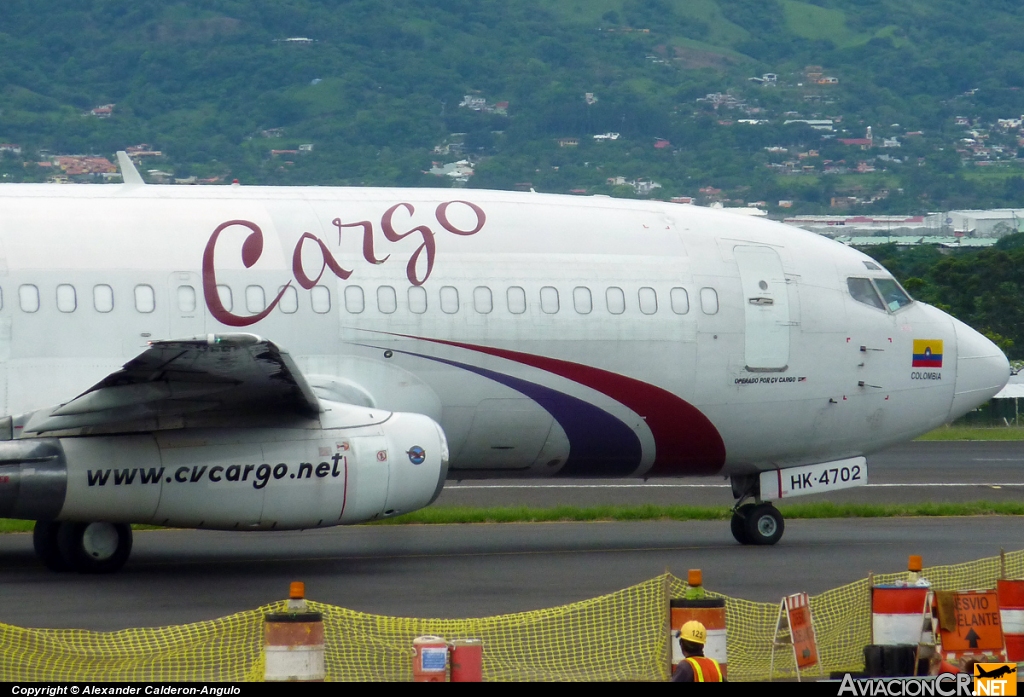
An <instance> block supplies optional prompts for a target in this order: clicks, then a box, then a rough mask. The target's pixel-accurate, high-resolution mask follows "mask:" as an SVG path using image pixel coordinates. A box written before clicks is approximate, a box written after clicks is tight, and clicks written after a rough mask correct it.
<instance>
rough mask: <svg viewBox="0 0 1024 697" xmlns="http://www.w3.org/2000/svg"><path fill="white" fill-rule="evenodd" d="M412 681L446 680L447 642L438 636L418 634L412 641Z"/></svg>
mask: <svg viewBox="0 0 1024 697" xmlns="http://www.w3.org/2000/svg"><path fill="white" fill-rule="evenodd" d="M412 649H413V657H412V679H413V682H446V681H447V680H448V642H447V641H445V640H444V639H442V638H441V637H439V636H420V637H416V638H415V639H413V641H412Z"/></svg>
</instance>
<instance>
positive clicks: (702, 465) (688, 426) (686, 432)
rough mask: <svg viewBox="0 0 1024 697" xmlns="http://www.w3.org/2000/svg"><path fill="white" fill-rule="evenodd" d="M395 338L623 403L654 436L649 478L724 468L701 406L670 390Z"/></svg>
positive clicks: (718, 440) (533, 359)
mask: <svg viewBox="0 0 1024 697" xmlns="http://www.w3.org/2000/svg"><path fill="white" fill-rule="evenodd" d="M380 333H382V334H389V333H390V332H380ZM392 336H402V337H405V338H407V339H419V340H421V341H429V342H431V343H435V344H443V345H446V346H455V347H458V348H463V349H467V350H469V351H477V352H479V353H485V354H487V355H489V356H496V357H498V358H504V359H506V360H510V361H515V362H516V363H522V364H524V365H528V366H531V367H533V368H539V369H540V370H545V371H547V372H549V373H554V374H555V375H559V376H561V377H563V378H566V379H568V380H572V381H573V382H577V383H579V384H581V385H584V386H586V387H590V388H591V389H594V390H597V391H598V392H601V393H602V394H605V395H607V396H609V397H611V398H612V399H614V400H615V401H617V402H619V403H621V404H624V405H625V406H627V407H629V408H630V409H632V410H633V411H635V412H636V413H637V414H639V415H640V416H641V417H643V419H644V421H645V422H646V423H647V428H649V429H651V434H652V435H653V436H654V444H655V448H656V450H655V454H654V466H653V467H652V468H651V471H650V472H649V474H650V475H654V476H657V475H661V476H673V475H698V474H715V473H717V472H718V471H719V470H720V469H722V465H724V464H725V443H723V442H722V436H721V435H720V434H719V433H718V429H716V428H715V426H714V424H712V423H711V421H710V420H709V419H708V417H706V416H704V414H702V413H701V411H700V410H699V409H697V407H695V406H693V405H692V404H690V403H689V402H686V401H684V400H682V399H680V398H679V397H677V396H676V395H674V394H672V393H671V392H669V391H668V390H663V389H662V388H660V387H656V386H654V385H651V384H648V383H646V382H642V381H640V380H634V379H633V378H628V377H626V376H625V375H619V374H618V373H613V372H611V371H608V370H602V369H601V368H593V367H591V366H587V365H581V364H579V363H572V362H570V361H563V360H559V359H557V358H547V357H545V356H535V355H532V354H529V353H522V352H519V351H510V350H507V349H499V348H492V347H490V346H476V345H474V344H464V343H461V342H458V341H446V340H444V339H430V338H426V337H421V336H410V335H408V334H392Z"/></svg>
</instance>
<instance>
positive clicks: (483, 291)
mask: <svg viewBox="0 0 1024 697" xmlns="http://www.w3.org/2000/svg"><path fill="white" fill-rule="evenodd" d="M473 308H474V309H476V311H477V312H479V313H480V314H482V315H486V314H488V313H489V312H490V311H491V310H493V309H494V298H492V297H491V289H490V288H488V287H487V286H477V287H476V288H474V289H473Z"/></svg>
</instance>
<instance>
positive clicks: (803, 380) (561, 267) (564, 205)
mask: <svg viewBox="0 0 1024 697" xmlns="http://www.w3.org/2000/svg"><path fill="white" fill-rule="evenodd" d="M257 238H258V239H257ZM204 259H205V266H204ZM869 262H870V260H869V259H868V257H866V256H864V255H862V254H860V253H859V252H856V251H854V250H851V249H849V248H846V247H844V246H842V245H839V244H837V243H834V242H832V241H829V240H827V239H825V238H822V237H819V236H817V235H815V234H812V233H808V232H805V231H802V230H798V229H794V228H790V227H787V226H784V225H781V224H776V223H772V222H768V221H764V220H758V219H754V218H749V217H745V216H739V215H732V214H729V213H725V212H718V211H712V210H708V209H702V208H696V207H692V206H680V205H673V204H664V203H653V202H631V201H623V200H615V199H608V198H597V197H592V198H578V197H565V196H548V195H539V194H513V193H502V192H487V191H470V190H458V191H452V190H431V189H335V188H263V187H238V186H232V187H154V186H134V187H133V186H64V187H59V186H45V185H39V186H36V185H8V186H3V187H0V291H2V308H0V398H2V403H0V407H2V410H3V412H4V413H6V414H10V415H16V414H23V413H26V412H30V411H33V410H35V409H40V408H43V407H47V406H52V405H55V404H59V403H62V402H66V401H68V400H69V399H71V398H72V397H74V396H75V395H78V394H80V393H81V392H83V391H84V390H86V389H88V388H89V387H90V386H91V385H93V384H95V383H96V382H97V381H99V380H101V379H102V378H103V377H104V376H106V375H108V374H110V373H111V372H112V371H115V370H116V369H117V368H118V367H119V366H121V365H122V364H123V363H125V362H126V361H128V360H129V359H131V358H133V357H134V356H136V355H138V354H139V353H140V352H142V351H143V350H144V349H145V348H146V346H147V342H148V341H150V340H155V339H176V338H185V337H194V336H201V335H207V334H218V333H224V332H240V331H241V332H252V333H254V334H258V335H260V336H262V337H265V338H267V339H270V340H271V341H273V342H275V343H277V344H278V345H280V346H282V347H285V348H287V350H288V351H289V352H290V353H291V355H292V356H293V357H294V358H295V360H296V363H297V364H298V365H299V367H300V368H301V370H302V372H303V373H304V374H305V376H306V377H307V379H308V380H309V382H310V383H311V384H312V385H313V387H314V388H315V389H316V390H317V392H318V394H320V395H321V396H322V397H324V398H327V399H331V400H333V401H336V402H343V403H350V404H362V405H365V406H371V407H375V408H381V409H386V410H392V411H400V412H414V413H420V414H424V415H426V416H429V417H431V418H432V419H434V420H435V421H437V422H438V423H439V424H440V425H441V426H442V428H443V430H444V433H445V435H446V436H447V439H448V443H449V446H450V449H451V465H450V467H451V468H450V474H449V476H458V477H466V476H474V475H475V476H487V475H515V474H518V475H526V476H543V475H556V474H557V475H561V476H625V475H630V476H647V475H688V474H711V473H721V474H735V473H746V472H754V471H757V470H762V469H769V468H774V467H785V466H795V465H802V464H807V463H813V462H823V461H828V460H835V459H840V458H845V457H852V456H857V455H862V454H865V453H867V452H870V451H873V450H877V449H879V448H882V447H885V446H887V445H889V444H892V443H895V442H898V441H901V440H905V439H908V438H911V437H913V436H915V435H918V434H920V433H923V432H925V431H928V430H929V429H932V428H935V427H936V426H939V425H941V424H943V423H945V422H947V421H949V420H951V419H952V418H955V417H957V416H958V415H960V414H963V413H965V412H967V411H968V410H970V409H972V408H974V407H975V406H977V405H978V404H980V403H982V402H984V401H985V400H987V399H988V398H990V397H991V396H992V394H994V393H995V392H997V391H998V390H999V389H1000V388H1001V387H1002V385H1003V383H1005V381H1006V377H1007V375H1008V371H1007V364H1006V359H1005V357H1004V356H1003V355H1002V353H1001V352H1000V351H999V350H998V349H997V348H996V347H995V346H994V345H992V344H991V343H990V342H989V341H988V340H987V339H985V338H984V337H982V336H981V335H979V334H977V333H976V332H974V331H973V330H971V329H969V328H968V327H966V325H963V324H962V323H959V322H957V321H956V320H954V319H952V318H951V317H949V316H948V315H946V314H944V313H942V312H940V311H939V310H937V309H935V308H932V307H930V306H927V305H924V304H922V303H918V302H911V303H909V304H905V305H904V306H902V307H897V306H896V305H894V306H892V307H891V308H888V309H887V308H884V307H881V308H880V307H875V306H872V305H870V304H866V303H865V302H863V301H858V300H856V299H854V297H853V295H852V294H851V290H850V288H851V286H850V283H849V281H848V279H851V278H854V279H889V278H891V277H890V276H889V274H888V273H887V272H885V271H884V270H882V269H879V268H877V266H876V267H875V268H870V266H873V264H870V263H869ZM858 282H859V281H858ZM111 301H112V302H111ZM893 308H895V309H893ZM263 313H265V316H262V314H263ZM915 342H916V345H917V347H918V348H920V346H922V345H924V344H922V343H921V342H925V343H928V342H931V343H930V344H929V346H930V347H935V346H938V347H939V348H938V349H937V350H938V354H937V355H938V358H937V360H936V359H934V357H932V356H931V355H929V356H928V360H927V361H926V363H927V365H926V367H921V361H920V360H919V358H915V351H916V350H917V349H916V348H915ZM943 347H944V348H943ZM931 350H934V348H930V351H931ZM915 363H917V364H918V366H917V367H915Z"/></svg>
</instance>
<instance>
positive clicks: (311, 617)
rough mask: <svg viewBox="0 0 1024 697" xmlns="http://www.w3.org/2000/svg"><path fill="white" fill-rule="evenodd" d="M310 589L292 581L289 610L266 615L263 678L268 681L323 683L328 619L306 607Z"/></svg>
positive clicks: (264, 623) (264, 617)
mask: <svg viewBox="0 0 1024 697" xmlns="http://www.w3.org/2000/svg"><path fill="white" fill-rule="evenodd" d="M305 594H306V588H305V585H304V584H302V583H301V582H298V581H296V582H294V583H292V584H291V589H290V592H289V598H288V607H287V609H286V611H285V612H271V613H267V614H266V615H264V616H263V656H264V671H263V679H264V680H265V681H266V682H323V681H324V679H325V677H326V674H327V672H326V668H325V664H324V620H323V616H322V615H321V614H320V613H319V612H310V611H309V610H308V609H307V608H306V600H305Z"/></svg>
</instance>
